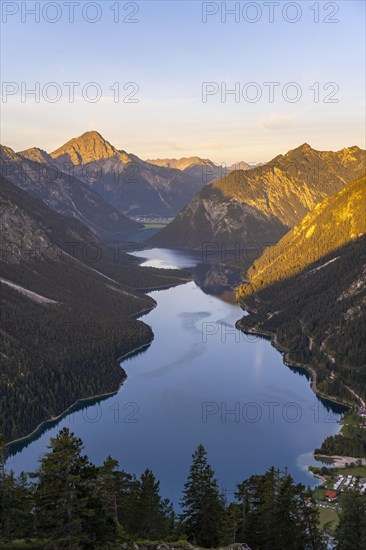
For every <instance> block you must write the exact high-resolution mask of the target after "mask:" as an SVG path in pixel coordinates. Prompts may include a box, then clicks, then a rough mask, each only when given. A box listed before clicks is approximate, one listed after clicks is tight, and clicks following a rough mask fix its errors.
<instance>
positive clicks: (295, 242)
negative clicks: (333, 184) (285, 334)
mask: <svg viewBox="0 0 366 550" xmlns="http://www.w3.org/2000/svg"><path fill="white" fill-rule="evenodd" d="M365 233H366V176H363V177H361V178H359V179H358V180H356V181H355V182H353V183H350V184H349V185H347V186H346V187H345V188H344V189H342V190H341V191H339V192H338V193H336V194H335V195H333V196H331V197H327V198H326V199H324V200H323V201H322V202H321V203H319V204H317V205H316V206H315V208H314V209H313V210H312V211H311V212H309V214H307V215H306V216H305V218H304V219H303V220H302V221H301V222H300V223H299V224H298V225H296V226H295V227H294V228H293V229H292V230H291V231H289V233H287V235H285V236H284V237H283V238H282V239H281V240H280V242H279V243H278V244H277V245H276V246H274V247H272V248H268V249H267V250H266V251H265V252H264V254H263V255H262V256H261V257H260V258H259V259H258V260H257V261H256V262H255V263H254V265H253V266H252V267H251V268H250V269H249V271H248V276H249V279H250V283H249V284H248V285H243V287H242V292H243V293H244V294H245V293H248V292H249V293H250V292H253V291H257V290H260V289H261V288H263V287H265V286H268V285H270V284H273V283H275V282H277V281H280V280H282V279H286V278H289V277H292V276H293V275H296V274H298V273H300V272H301V271H303V270H304V269H305V268H306V267H307V266H308V265H310V264H311V263H313V262H315V261H317V260H318V259H319V258H321V257H322V256H325V255H327V254H329V253H331V252H333V251H334V250H336V249H338V248H340V247H342V246H343V245H345V244H347V243H348V242H349V241H351V240H354V239H357V238H358V237H361V236H362V235H364V234H365Z"/></svg>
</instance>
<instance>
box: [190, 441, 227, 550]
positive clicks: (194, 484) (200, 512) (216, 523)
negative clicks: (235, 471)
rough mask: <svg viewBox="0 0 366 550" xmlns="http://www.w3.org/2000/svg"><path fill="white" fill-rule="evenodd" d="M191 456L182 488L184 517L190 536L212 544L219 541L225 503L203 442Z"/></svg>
mask: <svg viewBox="0 0 366 550" xmlns="http://www.w3.org/2000/svg"><path fill="white" fill-rule="evenodd" d="M192 458H193V462H192V465H191V468H190V471H189V475H188V479H187V483H186V484H185V486H184V491H183V498H182V508H183V514H182V521H183V525H184V528H185V532H186V534H187V536H188V540H189V541H190V542H192V543H193V544H198V545H199V546H204V547H206V548H209V547H213V546H217V545H218V544H219V541H220V535H221V524H222V519H223V512H224V505H223V501H222V498H221V497H220V494H219V490H218V485H217V481H216V480H215V479H214V472H213V470H212V468H211V466H210V465H209V464H208V462H207V455H206V451H205V449H204V447H203V445H199V446H198V448H197V450H196V452H195V453H194V454H193V455H192Z"/></svg>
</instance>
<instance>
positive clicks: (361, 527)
mask: <svg viewBox="0 0 366 550" xmlns="http://www.w3.org/2000/svg"><path fill="white" fill-rule="evenodd" d="M341 509H342V511H341V513H340V519H339V525H338V528H337V532H336V539H337V546H336V548H337V550H364V549H365V548H366V493H362V494H361V493H360V492H358V491H346V492H344V493H343V494H342V497H341Z"/></svg>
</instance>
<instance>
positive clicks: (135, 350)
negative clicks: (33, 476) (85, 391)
mask: <svg viewBox="0 0 366 550" xmlns="http://www.w3.org/2000/svg"><path fill="white" fill-rule="evenodd" d="M157 305H158V304H157V302H155V303H154V304H153V305H152V306H151V307H149V308H145V309H142V310H140V311H137V312H136V313H132V314H131V315H129V316H128V317H130V318H132V319H136V320H137V319H138V318H139V317H142V316H144V315H147V314H148V313H150V312H151V311H153V310H154V309H155V308H156V307H157ZM153 341H154V334H152V336H151V337H150V339H149V341H148V342H146V343H144V344H140V345H139V346H135V347H134V348H133V349H131V350H130V351H127V352H126V353H124V354H123V355H120V356H119V357H118V358H117V359H116V362H117V363H122V362H123V361H124V360H126V359H128V358H129V357H131V356H132V355H134V354H135V353H138V352H139V351H143V350H144V349H147V348H148V347H149V346H150V345H151V344H152V342H153ZM121 370H122V372H123V374H122V380H121V382H120V383H119V385H118V387H117V388H116V389H114V390H111V391H109V392H104V393H99V394H95V395H90V396H88V397H80V398H79V399H77V400H76V401H74V402H73V403H72V404H71V405H70V406H69V407H67V408H66V409H64V410H63V411H62V412H61V413H60V414H58V415H57V416H51V417H50V418H46V419H45V420H42V422H40V423H39V424H38V426H36V428H34V430H32V431H31V432H30V433H28V434H26V435H24V436H22V437H18V438H17V439H13V440H12V441H8V442H7V443H6V445H5V448H6V449H8V448H9V447H11V446H13V445H16V444H17V443H20V442H22V441H26V440H27V439H31V438H32V437H33V436H34V435H35V434H36V433H37V432H38V431H39V430H42V429H43V428H44V427H45V426H47V424H50V423H52V422H57V421H58V420H62V418H64V417H65V416H66V415H67V414H69V413H70V412H71V411H72V409H73V408H75V407H77V406H78V405H79V404H82V403H83V402H86V401H91V400H94V399H103V398H104V397H112V395H115V394H116V393H118V392H119V390H120V389H121V387H122V386H123V384H124V383H125V381H126V379H127V373H126V371H125V370H124V368H123V367H122V366H121Z"/></svg>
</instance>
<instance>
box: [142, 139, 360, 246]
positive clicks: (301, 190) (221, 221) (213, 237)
mask: <svg viewBox="0 0 366 550" xmlns="http://www.w3.org/2000/svg"><path fill="white" fill-rule="evenodd" d="M364 170H365V151H363V150H361V149H360V148H359V147H357V146H354V147H349V148H345V149H342V150H341V151H337V152H332V151H316V150H314V149H312V148H311V147H310V146H309V145H308V144H303V145H302V146H300V147H298V148H296V149H294V150H291V151H289V152H288V153H286V154H285V155H278V156H277V157H275V158H274V159H273V160H272V161H270V162H269V163H267V164H264V165H261V166H258V167H256V168H253V169H251V170H235V171H233V172H231V173H229V174H228V175H226V176H224V177H223V178H222V179H219V180H216V181H214V182H212V183H211V184H209V185H207V186H206V187H204V188H203V189H202V190H201V191H200V192H199V193H198V194H197V195H196V196H195V197H194V198H193V199H192V201H191V202H190V204H189V205H188V206H186V207H185V208H184V209H183V210H182V211H181V212H180V213H179V214H178V216H177V217H176V218H175V219H174V220H173V221H172V222H171V223H170V224H169V225H168V226H167V227H166V228H164V229H163V230H161V231H160V232H159V233H157V234H156V235H154V236H153V237H152V238H151V239H150V240H149V243H150V244H151V245H154V246H164V247H178V248H187V249H189V248H191V249H199V248H201V246H202V244H203V243H205V242H211V243H215V244H216V245H217V246H218V247H220V246H222V245H224V246H227V247H232V248H234V247H235V245H238V244H239V245H240V246H245V245H246V244H251V245H252V244H253V243H255V244H257V245H259V246H261V247H265V246H268V244H269V243H272V244H274V243H275V242H277V241H278V240H279V239H280V238H281V237H283V236H284V235H285V233H287V232H288V230H289V229H290V228H292V227H294V226H295V225H296V224H297V223H299V222H300V221H301V220H302V218H303V217H304V216H305V215H306V214H307V213H308V212H309V211H310V210H312V209H313V208H314V207H315V205H316V204H317V203H319V202H320V201H322V200H323V199H324V198H326V197H327V196H330V195H333V194H335V193H337V192H338V191H340V190H341V189H342V188H343V187H344V186H345V185H346V184H347V183H350V182H351V181H352V180H354V179H355V178H357V177H359V176H361V175H362V173H363V172H364Z"/></svg>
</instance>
